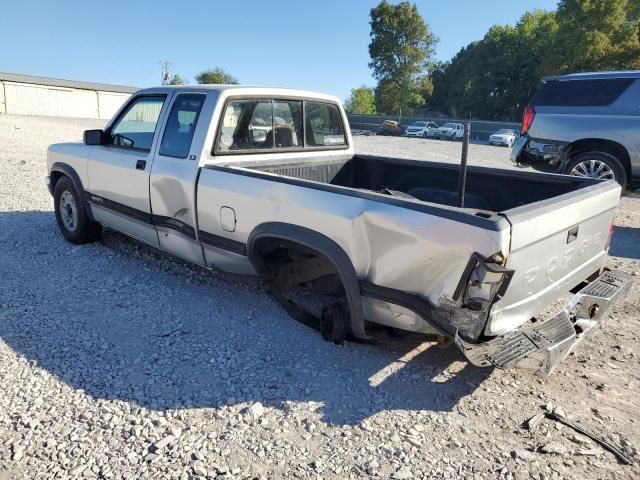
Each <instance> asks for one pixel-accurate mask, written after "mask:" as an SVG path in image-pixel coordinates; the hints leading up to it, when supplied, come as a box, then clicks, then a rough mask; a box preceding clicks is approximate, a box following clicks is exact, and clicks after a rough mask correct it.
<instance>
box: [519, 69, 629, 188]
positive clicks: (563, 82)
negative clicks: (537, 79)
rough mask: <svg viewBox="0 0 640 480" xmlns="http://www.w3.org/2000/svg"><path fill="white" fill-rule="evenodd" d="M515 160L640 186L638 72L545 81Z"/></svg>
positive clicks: (524, 124)
mask: <svg viewBox="0 0 640 480" xmlns="http://www.w3.org/2000/svg"><path fill="white" fill-rule="evenodd" d="M543 82H544V85H543V86H542V87H541V89H540V90H539V91H538V92H537V93H536V94H535V96H534V97H533V99H532V100H531V102H530V103H529V105H528V106H527V107H526V108H525V112H524V116H523V119H522V137H520V139H519V140H518V141H517V142H516V144H515V145H514V147H513V151H512V153H511V160H512V161H513V162H515V163H516V164H518V165H522V166H532V167H533V168H535V169H537V170H542V171H546V172H554V173H564V174H567V175H576V176H579V177H592V178H598V179H614V180H617V181H618V182H619V183H620V184H622V185H623V186H625V185H633V186H634V187H636V188H638V187H640V71H626V72H599V73H575V74H571V75H565V76H561V77H549V78H544V79H543Z"/></svg>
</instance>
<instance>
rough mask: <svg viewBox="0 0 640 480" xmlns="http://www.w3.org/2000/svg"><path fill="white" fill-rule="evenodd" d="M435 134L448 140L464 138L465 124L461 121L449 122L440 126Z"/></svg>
mask: <svg viewBox="0 0 640 480" xmlns="http://www.w3.org/2000/svg"><path fill="white" fill-rule="evenodd" d="M433 136H434V137H435V138H439V139H441V138H444V139H446V140H462V137H463V136H464V125H462V124H461V123H451V122H447V123H445V124H444V125H442V126H440V127H438V129H437V130H436V133H435V134H434V135H433Z"/></svg>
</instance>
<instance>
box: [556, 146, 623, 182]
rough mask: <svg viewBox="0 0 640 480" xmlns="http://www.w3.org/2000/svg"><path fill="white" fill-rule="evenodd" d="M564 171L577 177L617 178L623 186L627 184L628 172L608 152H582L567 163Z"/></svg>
mask: <svg viewBox="0 0 640 480" xmlns="http://www.w3.org/2000/svg"><path fill="white" fill-rule="evenodd" d="M564 173H565V174H567V175H573V176H576V177H589V178H597V179H600V180H615V181H616V182H618V183H619V184H620V185H622V187H623V188H624V186H625V185H626V184H627V172H626V171H625V169H624V166H623V165H622V162H620V160H618V159H617V158H616V157H614V156H613V155H611V154H610V153H607V152H597V151H593V152H584V153H580V154H578V155H576V156H575V157H573V158H572V159H571V161H569V163H567V166H566V167H565V170H564ZM596 174H597V175H596Z"/></svg>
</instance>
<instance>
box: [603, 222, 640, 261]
mask: <svg viewBox="0 0 640 480" xmlns="http://www.w3.org/2000/svg"><path fill="white" fill-rule="evenodd" d="M609 254H610V255H613V256H614V257H623V258H631V259H635V260H640V228H634V227H618V226H616V227H615V229H614V231H613V237H612V238H611V248H610V249H609Z"/></svg>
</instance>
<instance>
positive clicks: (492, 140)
mask: <svg viewBox="0 0 640 480" xmlns="http://www.w3.org/2000/svg"><path fill="white" fill-rule="evenodd" d="M519 136H520V135H519V134H518V132H516V131H515V130H511V129H509V128H502V129H500V130H498V131H497V132H496V133H494V134H492V135H491V136H490V137H489V145H501V146H503V147H513V144H514V143H516V140H517V139H518V137H519Z"/></svg>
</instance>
